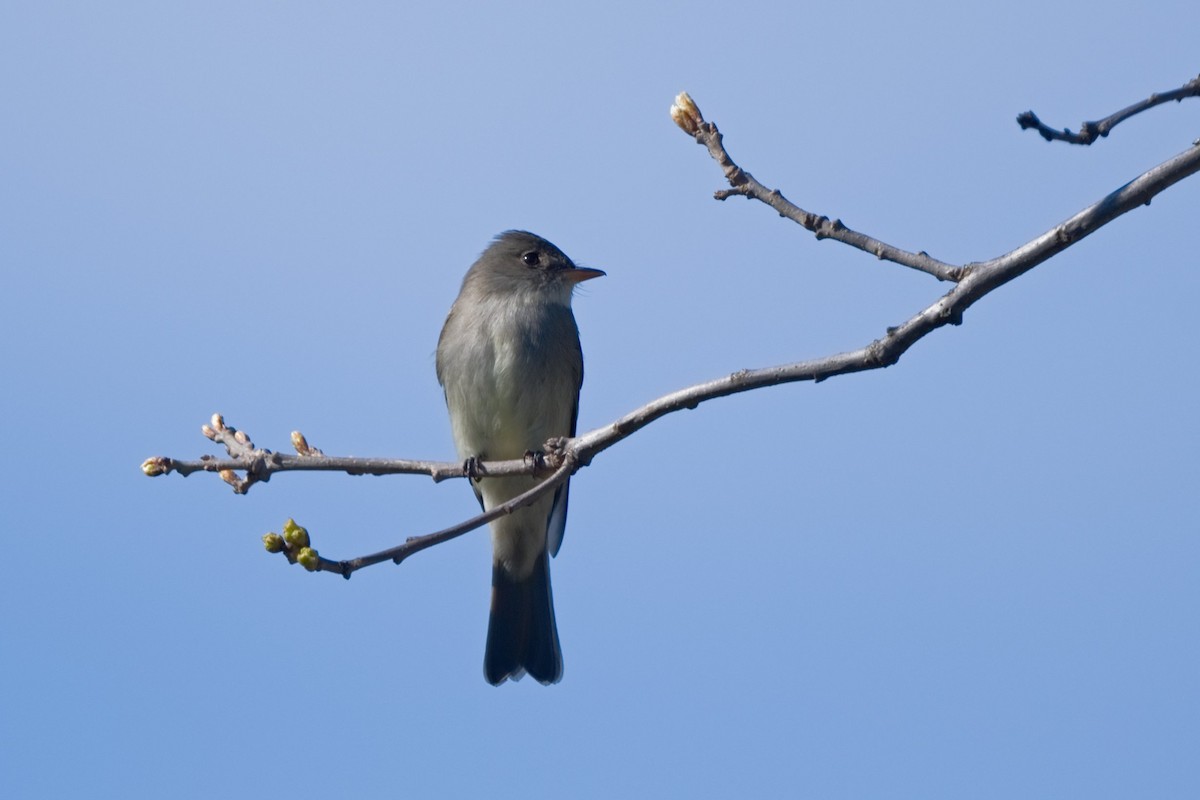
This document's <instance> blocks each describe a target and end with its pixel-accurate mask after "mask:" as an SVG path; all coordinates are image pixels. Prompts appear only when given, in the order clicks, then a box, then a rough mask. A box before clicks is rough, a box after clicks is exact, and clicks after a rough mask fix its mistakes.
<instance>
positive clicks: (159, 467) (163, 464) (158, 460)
mask: <svg viewBox="0 0 1200 800" xmlns="http://www.w3.org/2000/svg"><path fill="white" fill-rule="evenodd" d="M170 471H171V470H170V468H168V466H167V459H165V458H163V457H162V456H155V457H154V458H147V459H146V460H145V461H143V462H142V472H144V473H145V474H146V475H147V476H148V477H151V478H153V477H155V476H156V475H166V474H167V473H168V472H170Z"/></svg>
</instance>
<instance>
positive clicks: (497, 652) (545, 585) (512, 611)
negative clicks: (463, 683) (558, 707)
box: [483, 550, 563, 686]
mask: <svg viewBox="0 0 1200 800" xmlns="http://www.w3.org/2000/svg"><path fill="white" fill-rule="evenodd" d="M526 672H528V673H529V674H530V675H532V676H533V677H534V679H535V680H537V681H538V683H544V684H551V683H558V682H559V680H561V679H562V673H563V661H562V649H561V648H560V647H559V645H558V627H557V626H556V625H555V624H554V598H553V597H551V595H550V560H549V556H548V555H547V554H546V551H545V550H543V551H542V554H541V555H540V556H538V560H537V563H535V564H534V565H533V572H531V573H530V574H529V576H528V577H526V578H523V579H521V580H519V581H515V580H513V578H512V575H510V574H509V573H508V572H507V571H506V570H504V568H503V567H501V566H500V565H499V564H493V566H492V614H491V617H490V618H489V619H488V634H487V650H486V651H485V652H484V655H483V674H484V676H485V677H486V678H487V680H488V683H490V684H492V685H494V686H495V685H499V684H501V683H504V681H506V680H508V679H509V678H511V679H512V680H514V681H515V680H520V678H521V676H522V675H524V674H525V673H526Z"/></svg>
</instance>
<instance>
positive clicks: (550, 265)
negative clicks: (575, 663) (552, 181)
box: [436, 230, 605, 686]
mask: <svg viewBox="0 0 1200 800" xmlns="http://www.w3.org/2000/svg"><path fill="white" fill-rule="evenodd" d="M604 274H605V273H604V272H603V271H601V270H598V269H592V268H588V267H579V266H576V265H575V263H574V262H573V261H571V259H570V258H568V257H567V256H566V254H564V253H563V251H562V250H559V249H558V248H557V247H555V246H554V245H553V244H551V243H550V242H549V241H547V240H545V239H543V238H542V237H540V236H537V235H535V234H532V233H529V232H528V231H520V230H510V231H505V232H503V233H501V234H500V235H498V236H497V237H495V239H494V240H493V241H492V242H491V244H490V245H489V246H488V247H487V249H485V250H484V251H483V253H482V254H481V255H480V256H479V258H478V259H477V260H476V261H475V263H474V264H472V265H471V268H470V269H468V270H467V273H466V276H465V277H464V278H463V282H462V288H461V289H460V291H459V293H458V297H457V298H456V299H455V301H454V304H453V305H452V306H451V308H450V313H449V315H448V316H447V317H446V323H445V325H444V326H443V327H442V332H441V335H440V337H439V338H438V347H437V359H436V360H437V376H438V382H439V383H440V384H441V386H442V389H443V391H444V393H445V397H446V406H447V409H448V411H449V414H450V426H451V429H452V432H453V436H454V443H455V448H456V449H457V452H458V455H459V457H460V458H462V459H464V464H465V465H466V467H467V472H468V474H469V475H471V474H472V473H473V471H474V470H473V468H472V467H473V465H474V464H475V463H477V462H481V461H488V460H493V461H500V460H507V459H520V458H525V457H527V456H528V455H529V454H531V453H537V452H539V451H541V450H542V448H543V446H544V445H545V443H546V442H547V441H548V440H551V439H554V438H558V437H572V436H574V435H575V425H576V421H577V419H578V416H579V390H580V387H581V386H582V385H583V351H582V349H581V347H580V344H579V329H578V327H577V325H576V323H575V315H574V314H573V313H572V311H571V297H572V295H573V293H574V290H575V287H576V286H577V285H579V284H580V283H581V282H583V281H587V280H591V279H593V278H598V277H600V276H602V275H604ZM538 480H539V479H537V478H534V477H532V476H528V475H518V476H507V477H494V478H487V477H482V478H481V477H478V476H474V475H471V484H472V488H473V489H474V490H475V496H476V498H477V499H478V500H479V504H480V506H482V508H483V509H484V510H485V511H486V510H489V509H492V508H494V507H496V506H497V505H500V504H502V503H505V502H507V501H509V500H511V499H512V498H514V497H516V496H517V495H520V494H523V493H524V492H526V491H528V490H529V489H531V488H532V487H533V486H535V485H536V484H537V483H538ZM568 490H569V481H564V482H563V483H562V484H560V485H559V486H558V487H557V489H556V490H555V491H554V493H553V494H547V495H545V496H543V497H542V498H540V499H539V500H538V501H537V502H535V503H533V504H532V505H529V506H526V507H524V508H520V509H517V510H516V511H514V512H513V513H511V514H508V515H505V516H502V517H500V518H498V519H496V520H493V521H492V522H491V526H490V527H491V539H492V596H491V609H490V613H489V616H488V632H487V643H486V645H485V648H484V659H483V669H484V677H485V678H486V679H487V681H488V682H489V683H491V684H493V685H496V686H498V685H500V684H502V683H504V682H505V681H506V680H510V679H511V680H514V681H516V680H520V679H521V678H522V677H523V676H524V675H525V674H529V675H531V676H533V678H534V679H535V680H537V681H538V682H539V683H542V684H546V685H549V684H554V683H557V682H558V681H559V680H561V679H562V674H563V659H562V647H561V645H560V643H559V638H558V627H557V625H556V622H555V618H554V600H553V595H552V593H551V589H550V560H549V559H550V557H551V556H555V555H557V554H558V550H559V547H560V546H561V544H562V538H563V531H564V528H565V525H566V521H567V497H568Z"/></svg>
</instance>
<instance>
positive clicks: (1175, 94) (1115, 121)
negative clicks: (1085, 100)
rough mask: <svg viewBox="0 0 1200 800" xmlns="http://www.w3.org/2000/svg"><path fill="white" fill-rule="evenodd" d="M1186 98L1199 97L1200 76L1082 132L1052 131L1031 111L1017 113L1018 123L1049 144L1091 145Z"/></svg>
mask: <svg viewBox="0 0 1200 800" xmlns="http://www.w3.org/2000/svg"><path fill="white" fill-rule="evenodd" d="M1185 97H1200V77H1195V78H1192V79H1191V80H1190V81H1188V82H1187V83H1185V84H1184V85H1183V86H1180V87H1179V88H1178V89H1172V90H1171V91H1169V92H1161V93H1159V92H1156V93H1155V94H1152V95H1150V96H1149V97H1147V98H1146V99H1145V100H1142V101H1141V102H1139V103H1134V104H1133V105H1131V106H1129V107H1127V108H1122V109H1121V110H1120V111H1118V112H1116V113H1115V114H1110V115H1109V116H1107V117H1105V118H1104V119H1102V120H1099V121H1095V122H1084V123H1083V124H1082V125H1081V126H1080V127H1079V133H1071V129H1070V128H1063V129H1062V130H1061V131H1060V130H1056V129H1054V128H1051V127H1050V126H1048V125H1046V124H1045V123H1043V122H1042V121H1041V120H1040V119H1038V116H1037V114H1034V113H1033V112H1032V111H1024V112H1022V113H1020V114H1018V115H1017V124H1018V125H1020V126H1021V129H1022V130H1027V129H1029V128H1033V129H1035V130H1036V131H1037V132H1038V133H1040V134H1041V135H1042V138H1043V139H1045V140H1046V141H1047V142H1053V141H1054V140H1056V139H1057V140H1059V141H1062V142H1069V143H1070V144H1092V143H1093V142H1095V141H1096V140H1097V139H1101V138H1103V137H1105V136H1108V133H1109V131H1111V130H1112V129H1113V128H1115V127H1116V126H1117V125H1119V124H1120V123H1122V122H1124V121H1125V120H1127V119H1129V118H1130V117H1132V116H1134V115H1135V114H1140V113H1142V112H1143V111H1145V110H1147V109H1150V108H1154V107H1155V106H1160V105H1162V104H1163V103H1169V102H1171V101H1172V100H1174V101H1175V102H1177V103H1178V102H1182V101H1183V99H1184V98H1185Z"/></svg>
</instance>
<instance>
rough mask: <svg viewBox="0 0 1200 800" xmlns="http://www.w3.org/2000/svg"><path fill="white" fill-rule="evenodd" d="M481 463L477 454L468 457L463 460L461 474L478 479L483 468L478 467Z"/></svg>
mask: <svg viewBox="0 0 1200 800" xmlns="http://www.w3.org/2000/svg"><path fill="white" fill-rule="evenodd" d="M481 463H482V462H481V461H480V460H479V457H478V456H470V457H468V458H467V460H466V461H464V462H463V474H464V475H466V476H467V478H469V479H470V480H472V481H475V480H478V479H479V476H480V475H482V474H483V470H482V469H481V468H480V464H481Z"/></svg>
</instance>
